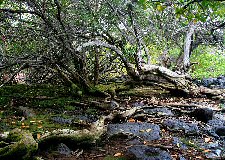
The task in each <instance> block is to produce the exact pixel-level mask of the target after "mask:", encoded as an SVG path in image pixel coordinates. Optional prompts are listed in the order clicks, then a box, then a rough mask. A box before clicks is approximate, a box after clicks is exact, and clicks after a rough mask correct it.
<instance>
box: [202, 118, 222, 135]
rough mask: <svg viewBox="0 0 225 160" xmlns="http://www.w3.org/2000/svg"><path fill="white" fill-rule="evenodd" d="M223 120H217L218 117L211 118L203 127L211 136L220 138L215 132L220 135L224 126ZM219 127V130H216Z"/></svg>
mask: <svg viewBox="0 0 225 160" xmlns="http://www.w3.org/2000/svg"><path fill="white" fill-rule="evenodd" d="M224 125H225V121H224V120H219V119H213V120H210V121H209V122H208V123H207V127H205V128H204V129H205V130H206V131H207V132H208V133H209V134H210V135H211V136H213V137H215V138H220V136H219V135H218V134H217V133H219V134H220V135H222V134H223V133H222V132H223V129H222V128H224V127H225V126H224ZM218 129H219V130H218Z"/></svg>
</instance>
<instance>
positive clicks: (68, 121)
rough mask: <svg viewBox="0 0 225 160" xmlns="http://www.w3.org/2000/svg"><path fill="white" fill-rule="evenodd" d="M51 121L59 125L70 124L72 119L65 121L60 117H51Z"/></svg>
mask: <svg viewBox="0 0 225 160" xmlns="http://www.w3.org/2000/svg"><path fill="white" fill-rule="evenodd" d="M51 120H52V121H53V122H55V123H59V124H72V120H73V119H72V118H69V119H66V118H62V117H52V118H51Z"/></svg>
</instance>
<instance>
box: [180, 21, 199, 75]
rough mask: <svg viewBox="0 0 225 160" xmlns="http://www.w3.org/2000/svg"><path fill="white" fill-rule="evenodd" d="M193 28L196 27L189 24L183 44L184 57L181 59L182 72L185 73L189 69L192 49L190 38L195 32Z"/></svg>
mask: <svg viewBox="0 0 225 160" xmlns="http://www.w3.org/2000/svg"><path fill="white" fill-rule="evenodd" d="M195 27H196V26H195V24H194V23H193V22H191V23H190V26H189V29H188V31H187V35H186V39H185V42H184V57H183V68H184V71H187V70H188V69H189V67H190V55H191V48H192V47H191V44H192V37H193V34H194V32H195Z"/></svg>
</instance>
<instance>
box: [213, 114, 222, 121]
mask: <svg viewBox="0 0 225 160" xmlns="http://www.w3.org/2000/svg"><path fill="white" fill-rule="evenodd" d="M213 118H215V119H218V120H223V121H225V115H224V114H220V113H217V114H214V116H213Z"/></svg>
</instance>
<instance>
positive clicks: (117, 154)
mask: <svg viewBox="0 0 225 160" xmlns="http://www.w3.org/2000/svg"><path fill="white" fill-rule="evenodd" d="M122 155H123V154H122V153H120V152H118V153H116V154H114V157H120V156H122Z"/></svg>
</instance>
